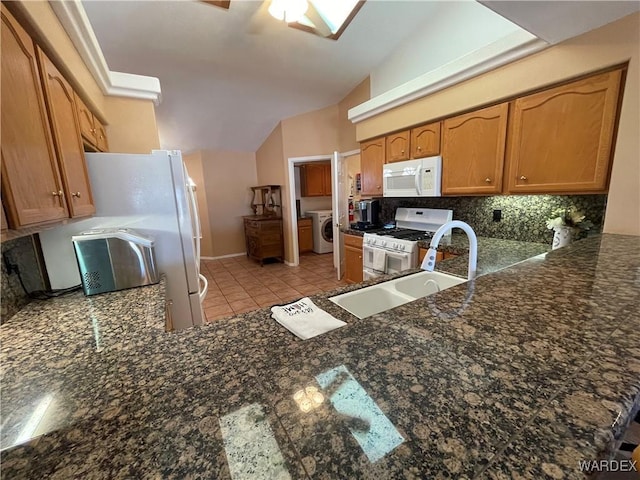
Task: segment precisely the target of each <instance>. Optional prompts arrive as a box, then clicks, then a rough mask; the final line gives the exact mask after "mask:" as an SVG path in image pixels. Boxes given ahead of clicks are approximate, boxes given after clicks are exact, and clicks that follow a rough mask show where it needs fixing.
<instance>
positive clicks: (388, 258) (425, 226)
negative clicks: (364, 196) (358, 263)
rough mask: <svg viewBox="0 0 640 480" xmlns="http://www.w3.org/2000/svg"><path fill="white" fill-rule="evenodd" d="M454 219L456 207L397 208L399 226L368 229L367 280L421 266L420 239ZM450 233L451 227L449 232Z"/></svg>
mask: <svg viewBox="0 0 640 480" xmlns="http://www.w3.org/2000/svg"><path fill="white" fill-rule="evenodd" d="M452 219H453V210H442V209H434V208H398V209H397V210H396V215H395V220H396V228H392V229H385V230H381V231H378V232H376V233H365V234H364V238H363V241H362V277H363V279H364V280H369V279H371V278H375V277H378V276H380V275H384V274H389V273H399V272H402V271H404V270H410V269H412V268H417V267H418V250H419V247H418V242H419V241H421V240H423V241H424V240H430V239H431V237H433V234H434V233H435V231H436V230H438V228H440V227H441V226H442V225H444V224H445V223H447V222H450V221H451V220H452ZM445 236H447V237H451V230H449V232H447V233H446V235H445Z"/></svg>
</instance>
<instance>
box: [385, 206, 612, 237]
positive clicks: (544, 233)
mask: <svg viewBox="0 0 640 480" xmlns="http://www.w3.org/2000/svg"><path fill="white" fill-rule="evenodd" d="M606 203H607V196H606V195H496V196H489V197H418V198H381V199H380V205H381V210H382V220H383V221H384V222H389V221H392V220H393V218H394V215H395V211H396V208H398V207H414V208H420V207H422V208H445V209H451V210H453V218H454V219H455V220H462V221H463V222H466V223H468V224H469V225H471V227H473V229H474V230H475V232H476V234H477V235H478V236H483V237H492V238H504V239H508V240H520V241H527V242H540V243H551V240H552V238H553V231H551V230H547V228H546V225H545V222H546V220H547V219H548V218H550V217H551V212H552V211H553V210H555V209H556V208H559V207H568V206H571V205H574V206H575V207H576V208H577V209H578V210H580V211H582V212H583V213H584V214H585V220H589V221H591V222H592V223H593V225H594V226H593V228H592V229H591V232H601V231H602V224H603V221H604V211H605V206H606ZM494 210H501V212H502V220H501V221H499V222H494V221H493V211H494Z"/></svg>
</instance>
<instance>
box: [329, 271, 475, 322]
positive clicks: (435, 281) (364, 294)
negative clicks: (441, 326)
mask: <svg viewBox="0 0 640 480" xmlns="http://www.w3.org/2000/svg"><path fill="white" fill-rule="evenodd" d="M466 281H467V280H466V279H465V278H460V277H455V276H453V275H447V274H446V273H440V272H418V273H414V274H413V275H408V276H406V277H401V278H396V279H395V280H389V281H388V282H383V283H379V284H377V285H372V286H371V287H365V288H362V289H360V290H355V291H353V292H349V293H343V294H341V295H336V296H335V297H330V298H329V300H331V301H332V302H333V303H335V304H336V305H339V306H341V307H342V308H344V309H345V310H346V311H348V312H349V313H352V314H354V315H355V316H356V317H358V318H367V317H370V316H371V315H375V314H376V313H380V312H384V311H386V310H390V309H392V308H395V307H398V306H400V305H403V304H405V303H409V302H412V301H414V300H417V299H418V298H422V297H426V296H428V295H432V294H434V293H436V292H439V291H441V290H445V289H447V288H451V287H453V286H455V285H459V284H461V283H464V282H466Z"/></svg>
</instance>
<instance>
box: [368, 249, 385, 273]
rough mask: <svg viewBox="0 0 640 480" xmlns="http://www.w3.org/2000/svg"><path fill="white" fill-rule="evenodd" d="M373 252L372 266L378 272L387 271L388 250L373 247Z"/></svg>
mask: <svg viewBox="0 0 640 480" xmlns="http://www.w3.org/2000/svg"><path fill="white" fill-rule="evenodd" d="M372 252H373V258H372V259H371V268H373V269H374V270H377V271H378V272H382V273H387V252H385V251H384V250H380V249H378V248H374V249H372Z"/></svg>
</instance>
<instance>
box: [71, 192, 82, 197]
mask: <svg viewBox="0 0 640 480" xmlns="http://www.w3.org/2000/svg"><path fill="white" fill-rule="evenodd" d="M71 196H72V197H77V198H80V192H76V193H72V194H71Z"/></svg>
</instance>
